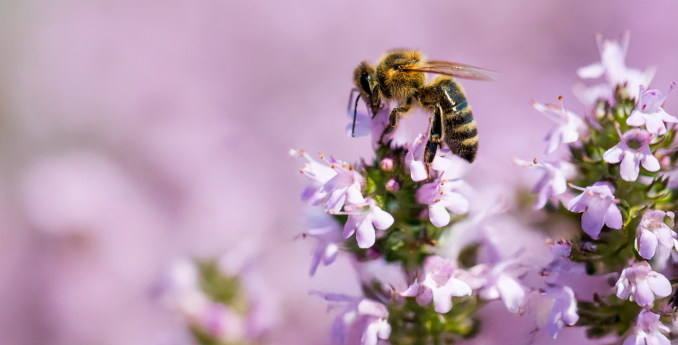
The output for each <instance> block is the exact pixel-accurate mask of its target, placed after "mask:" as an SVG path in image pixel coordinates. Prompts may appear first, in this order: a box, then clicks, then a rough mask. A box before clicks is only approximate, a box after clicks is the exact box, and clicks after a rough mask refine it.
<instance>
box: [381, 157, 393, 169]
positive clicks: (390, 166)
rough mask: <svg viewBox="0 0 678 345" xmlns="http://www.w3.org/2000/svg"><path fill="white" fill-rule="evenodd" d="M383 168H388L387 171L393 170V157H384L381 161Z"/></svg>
mask: <svg viewBox="0 0 678 345" xmlns="http://www.w3.org/2000/svg"><path fill="white" fill-rule="evenodd" d="M381 169H382V170H386V171H391V170H393V159H391V158H384V159H383V160H382V161H381Z"/></svg>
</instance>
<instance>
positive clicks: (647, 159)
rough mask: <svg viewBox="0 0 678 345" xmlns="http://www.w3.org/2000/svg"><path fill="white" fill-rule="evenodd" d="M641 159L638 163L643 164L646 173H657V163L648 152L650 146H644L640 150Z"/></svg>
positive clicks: (650, 152)
mask: <svg viewBox="0 0 678 345" xmlns="http://www.w3.org/2000/svg"><path fill="white" fill-rule="evenodd" d="M640 154H641V159H640V162H641V163H642V164H643V168H645V169H646V170H647V171H659V168H661V166H659V161H658V160H657V158H656V157H655V156H654V155H653V154H652V151H650V146H649V145H647V144H645V145H643V147H641V148H640Z"/></svg>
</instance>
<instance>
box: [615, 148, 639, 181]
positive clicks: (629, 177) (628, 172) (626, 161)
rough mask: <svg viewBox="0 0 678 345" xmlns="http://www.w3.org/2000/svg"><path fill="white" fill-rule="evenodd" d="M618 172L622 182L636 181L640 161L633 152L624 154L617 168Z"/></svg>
mask: <svg viewBox="0 0 678 345" xmlns="http://www.w3.org/2000/svg"><path fill="white" fill-rule="evenodd" d="M619 172H620V174H621V177H622V178H623V179H624V181H635V180H637V179H638V173H640V159H639V158H638V157H637V156H636V155H635V154H634V152H630V151H626V152H624V158H623V159H622V162H621V166H620V167H619Z"/></svg>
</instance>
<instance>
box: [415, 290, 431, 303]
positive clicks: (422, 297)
mask: <svg viewBox="0 0 678 345" xmlns="http://www.w3.org/2000/svg"><path fill="white" fill-rule="evenodd" d="M415 300H416V301H417V304H419V305H420V306H422V307H423V306H426V305H429V303H431V301H432V300H433V291H431V289H430V288H428V287H424V288H423V289H421V293H420V294H419V295H417V298H416V299H415Z"/></svg>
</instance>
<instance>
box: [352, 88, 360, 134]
mask: <svg viewBox="0 0 678 345" xmlns="http://www.w3.org/2000/svg"><path fill="white" fill-rule="evenodd" d="M351 96H353V92H351ZM360 96H362V94H360V93H358V97H356V98H355V107H353V128H352V129H351V137H352V138H355V120H356V118H357V116H358V101H359V100H360Z"/></svg>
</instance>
